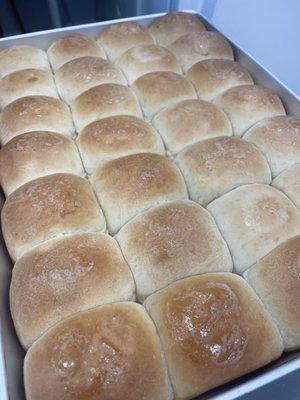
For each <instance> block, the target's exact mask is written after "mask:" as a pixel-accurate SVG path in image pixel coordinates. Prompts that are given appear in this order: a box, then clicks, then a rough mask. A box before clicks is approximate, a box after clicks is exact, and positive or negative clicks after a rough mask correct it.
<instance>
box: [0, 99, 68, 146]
mask: <svg viewBox="0 0 300 400" xmlns="http://www.w3.org/2000/svg"><path fill="white" fill-rule="evenodd" d="M32 131H51V132H57V133H61V134H63V135H66V136H74V134H75V132H74V126H73V122H72V118H71V114H70V110H69V108H68V106H67V105H66V104H65V103H64V102H62V101H60V100H58V99H55V98H54V97H49V96H27V97H21V98H20V99H17V100H15V101H13V102H12V103H10V104H8V105H7V106H6V107H5V108H4V109H3V110H2V111H1V113H0V141H1V145H2V146H3V145H4V144H6V143H7V142H8V141H9V140H11V139H13V138H14V137H15V136H18V135H21V134H22V133H26V132H32Z"/></svg>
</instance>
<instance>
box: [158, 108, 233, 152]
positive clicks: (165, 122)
mask: <svg viewBox="0 0 300 400" xmlns="http://www.w3.org/2000/svg"><path fill="white" fill-rule="evenodd" d="M152 124H153V126H154V127H155V128H156V129H157V131H158V132H159V134H160V135H161V137H162V138H163V141H164V142H165V144H166V147H167V150H168V151H169V153H170V154H172V155H174V154H176V153H178V152H179V151H180V150H182V149H183V148H184V147H187V146H189V145H191V144H193V143H196V142H199V141H200V140H205V139H209V138H213V137H217V136H231V135H232V128H231V124H230V121H229V119H228V118H227V116H226V114H225V113H224V112H223V111H222V110H221V109H220V108H219V107H217V106H215V105H214V104H212V103H210V102H207V101H202V100H184V101H180V102H179V103H176V104H175V105H173V106H170V107H167V108H165V109H164V110H162V111H160V112H159V113H158V114H157V115H156V116H155V117H154V118H153V120H152Z"/></svg>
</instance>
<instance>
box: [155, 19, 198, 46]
mask: <svg viewBox="0 0 300 400" xmlns="http://www.w3.org/2000/svg"><path fill="white" fill-rule="evenodd" d="M149 31H150V33H151V35H152V36H153V37H154V38H155V40H156V42H157V43H158V44H160V45H161V46H168V45H169V44H171V43H173V42H175V40H177V39H178V38H180V37H181V36H183V35H185V34H187V33H192V32H202V31H205V26H204V25H203V23H202V22H201V21H200V19H199V17H198V16H196V15H193V14H189V13H186V12H180V11H179V12H171V13H168V14H165V15H163V16H162V17H158V18H156V19H155V20H154V21H153V22H152V24H151V25H150V27H149Z"/></svg>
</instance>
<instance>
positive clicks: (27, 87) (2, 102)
mask: <svg viewBox="0 0 300 400" xmlns="http://www.w3.org/2000/svg"><path fill="white" fill-rule="evenodd" d="M34 95H45V96H51V97H58V94H57V90H56V86H55V83H54V81H53V77H52V74H51V72H50V71H45V70H42V69H23V70H21V71H16V72H12V73H11V74H8V75H6V76H5V77H4V78H2V79H1V80H0V107H1V108H3V107H5V106H6V105H7V104H9V103H11V102H12V101H14V100H16V99H18V98H19V97H24V96H34Z"/></svg>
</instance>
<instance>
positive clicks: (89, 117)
mask: <svg viewBox="0 0 300 400" xmlns="http://www.w3.org/2000/svg"><path fill="white" fill-rule="evenodd" d="M71 110H72V114H73V119H74V123H75V127H76V129H77V131H78V132H80V131H81V130H82V129H83V128H85V127H86V126H87V125H88V124H90V123H91V122H94V121H96V120H98V119H102V118H106V117H110V116H113V115H133V116H136V117H140V116H142V113H141V109H140V106H139V104H138V102H137V100H136V98H135V96H134V94H133V92H132V90H131V89H130V88H129V87H127V86H123V85H118V84H116V83H105V84H103V85H99V86H95V87H93V88H91V89H89V90H87V91H86V92H84V93H82V94H81V95H80V96H78V97H77V98H76V99H75V100H74V101H73V102H72V103H71Z"/></svg>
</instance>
